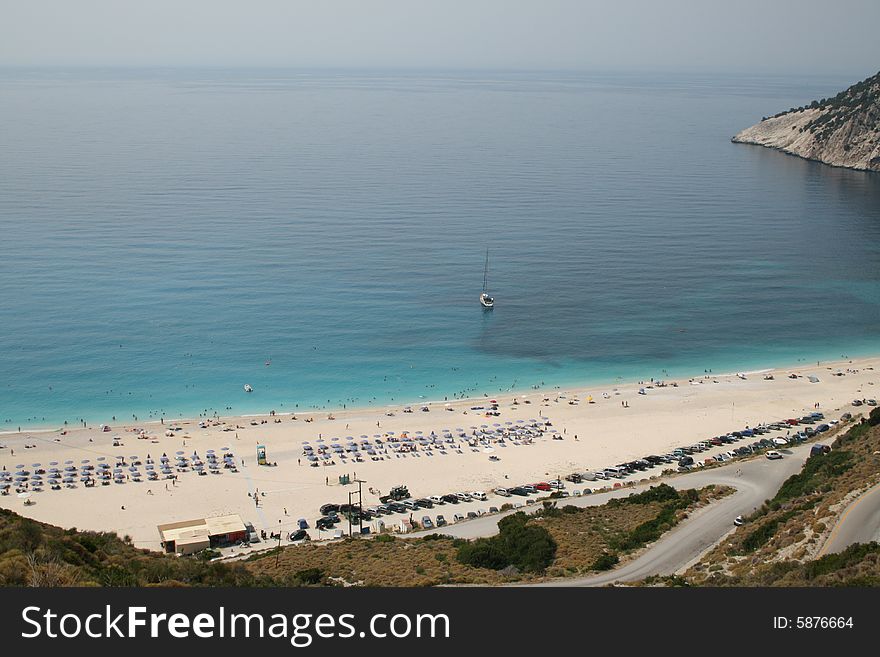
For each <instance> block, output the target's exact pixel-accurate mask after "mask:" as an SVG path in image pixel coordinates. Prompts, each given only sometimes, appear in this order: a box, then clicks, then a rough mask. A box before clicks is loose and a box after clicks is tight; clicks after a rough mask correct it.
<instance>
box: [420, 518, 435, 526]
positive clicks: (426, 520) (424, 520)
mask: <svg viewBox="0 0 880 657" xmlns="http://www.w3.org/2000/svg"><path fill="white" fill-rule="evenodd" d="M422 528H423V529H434V523H433V522H431V518H429V517H428V516H422Z"/></svg>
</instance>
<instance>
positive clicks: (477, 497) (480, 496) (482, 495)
mask: <svg viewBox="0 0 880 657" xmlns="http://www.w3.org/2000/svg"><path fill="white" fill-rule="evenodd" d="M471 497H472V498H473V499H475V500H480V501H481V502H485V501H486V493H484V492H483V491H481V490H475V491H474V492H473V493H471Z"/></svg>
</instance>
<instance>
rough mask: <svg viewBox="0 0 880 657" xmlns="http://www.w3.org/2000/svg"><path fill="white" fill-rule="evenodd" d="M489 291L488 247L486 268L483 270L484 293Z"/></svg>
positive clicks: (487, 250)
mask: <svg viewBox="0 0 880 657" xmlns="http://www.w3.org/2000/svg"><path fill="white" fill-rule="evenodd" d="M488 291H489V247H486V267H485V269H483V292H488Z"/></svg>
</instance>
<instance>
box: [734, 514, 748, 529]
mask: <svg viewBox="0 0 880 657" xmlns="http://www.w3.org/2000/svg"><path fill="white" fill-rule="evenodd" d="M743 523H745V519H744V518H743V517H742V516H737V517H736V518H734V519H733V524H734V525H736V526H737V527H739V526H740V525H742V524H743Z"/></svg>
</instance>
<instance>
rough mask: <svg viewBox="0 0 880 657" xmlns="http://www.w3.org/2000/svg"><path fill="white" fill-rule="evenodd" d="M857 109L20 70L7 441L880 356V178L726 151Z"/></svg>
mask: <svg viewBox="0 0 880 657" xmlns="http://www.w3.org/2000/svg"><path fill="white" fill-rule="evenodd" d="M853 79H855V78H853ZM850 82H851V80H848V79H793V80H792V79H789V80H781V79H778V78H736V77H725V78H717V77H713V78H700V77H687V76H637V75H629V76H620V75H618V76H612V75H587V74H579V75H576V74H562V73H529V74H518V73H467V74H464V73H455V72H449V73H439V72H431V73H421V74H418V73H411V72H410V73H401V72H393V71H388V72H284V71H221V70H208V71H199V70H188V71H162V70H136V71H124V70H117V71H99V70H92V71H88V70H86V71H82V70H80V71H64V70H5V71H2V72H0V125H2V126H3V127H2V128H0V420H2V423H0V429H2V428H4V427H6V428H13V429H14V428H15V427H16V426H18V425H51V424H53V423H56V424H57V423H59V422H61V421H63V420H69V421H71V422H73V421H75V420H76V419H78V418H87V419H89V420H90V421H93V422H97V421H103V420H109V419H110V418H111V417H112V416H117V417H120V418H129V417H131V416H132V415H137V416H138V417H139V418H142V419H143V418H147V417H156V416H158V415H159V414H165V415H167V416H172V417H174V416H178V415H183V416H194V415H197V414H199V413H205V412H208V413H213V412H215V411H216V412H219V413H221V414H228V413H229V412H230V411H232V412H235V413H249V412H265V411H267V410H269V409H276V410H278V411H290V410H295V409H296V408H300V409H304V408H308V407H314V406H327V407H337V406H341V405H342V404H346V405H357V406H365V405H370V404H374V405H381V404H387V403H390V402H391V401H392V400H393V401H395V402H399V401H416V400H418V399H420V398H427V399H442V398H444V397H446V396H448V397H452V396H454V395H461V394H467V395H470V394H477V393H482V392H489V393H493V392H496V391H506V390H510V389H514V390H523V391H526V390H528V389H529V388H530V386H532V385H541V384H543V385H547V386H550V385H557V384H558V385H566V384H572V383H575V382H579V383H588V382H598V381H603V382H610V381H615V380H618V379H641V378H646V377H649V376H662V375H663V373H664V371H665V372H667V373H668V374H669V375H683V374H687V373H695V372H702V371H703V370H704V369H708V368H711V369H713V370H714V371H715V372H719V371H731V370H742V369H748V368H757V367H764V366H769V365H777V364H778V365H782V364H789V363H795V362H798V361H800V360H805V361H812V360H817V359H826V358H831V357H839V356H841V355H842V354H847V355H852V356H855V355H858V354H867V353H880V246H878V245H880V239H878V238H880V176H876V175H871V174H865V173H859V172H853V171H845V170H839V169H833V168H830V167H824V166H821V165H818V164H815V163H811V162H806V161H802V160H799V159H797V158H792V157H788V156H785V155H782V154H780V153H776V152H773V151H769V150H766V149H761V148H757V147H749V146H743V145H734V144H731V143H730V141H729V139H730V136H731V135H733V134H734V133H735V132H737V131H738V130H739V129H741V128H743V127H745V126H747V125H750V124H752V123H753V122H755V121H756V120H758V119H760V117H761V116H763V115H767V114H772V113H774V112H776V111H778V110H779V109H781V108H787V107H790V106H792V105H801V104H803V103H804V102H805V101H809V100H811V99H813V98H820V97H827V96H829V95H832V94H833V93H836V91H837V90H839V89H841V88H844V87H846V86H847V85H848V84H849V83H850ZM487 245H488V246H489V247H490V252H491V272H490V282H491V291H492V293H493V294H494V295H495V296H496V299H497V305H496V308H495V309H494V311H492V312H484V311H482V310H481V308H480V306H479V304H478V302H477V296H478V294H479V292H480V288H481V285H482V278H483V258H484V252H485V248H486V246H487ZM266 361H271V365H269V366H266V365H265V364H264V363H265V362H266ZM245 383H249V384H251V385H252V386H253V388H254V392H253V393H252V394H249V395H248V394H245V393H244V392H243V390H242V386H243V385H244V384H245Z"/></svg>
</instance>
